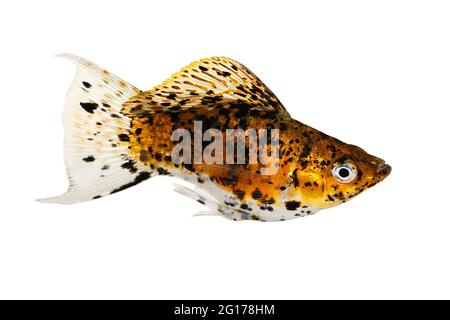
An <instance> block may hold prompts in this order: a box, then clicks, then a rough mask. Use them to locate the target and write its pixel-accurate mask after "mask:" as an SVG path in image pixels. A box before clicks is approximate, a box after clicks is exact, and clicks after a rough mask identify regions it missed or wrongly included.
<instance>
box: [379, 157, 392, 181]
mask: <svg viewBox="0 0 450 320" xmlns="http://www.w3.org/2000/svg"><path fill="white" fill-rule="evenodd" d="M380 160H381V161H380V162H379V163H378V165H377V170H376V172H377V174H378V175H379V177H381V179H384V178H386V177H387V176H388V175H389V174H390V173H391V170H392V168H391V166H390V165H388V164H387V163H385V161H384V160H382V159H380Z"/></svg>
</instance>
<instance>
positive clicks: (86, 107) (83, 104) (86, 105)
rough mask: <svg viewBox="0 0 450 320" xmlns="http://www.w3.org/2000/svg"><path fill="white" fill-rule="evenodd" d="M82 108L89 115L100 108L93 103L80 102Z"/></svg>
mask: <svg viewBox="0 0 450 320" xmlns="http://www.w3.org/2000/svg"><path fill="white" fill-rule="evenodd" d="M80 106H81V107H82V108H83V109H84V110H85V111H86V112H88V113H94V110H95V109H97V108H98V104H96V103H93V102H80Z"/></svg>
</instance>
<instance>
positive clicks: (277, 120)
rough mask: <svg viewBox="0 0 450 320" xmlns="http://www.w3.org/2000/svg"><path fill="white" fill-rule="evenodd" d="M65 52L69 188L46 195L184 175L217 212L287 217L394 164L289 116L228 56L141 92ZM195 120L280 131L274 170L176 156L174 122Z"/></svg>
mask: <svg viewBox="0 0 450 320" xmlns="http://www.w3.org/2000/svg"><path fill="white" fill-rule="evenodd" d="M62 57H64V58H67V59H69V60H71V61H73V62H74V63H75V64H76V65H77V73H76V76H75V79H74V82H73V84H72V86H71V88H70V90H69V92H68V95H67V98H66V103H65V109H64V116H63V124H64V129H65V148H64V151H65V152H64V154H65V163H66V167H67V174H68V179H69V189H68V191H67V192H66V193H65V194H63V195H61V196H58V197H54V198H48V199H42V200H41V201H43V202H54V203H63V204H71V203H77V202H82V201H87V200H92V199H98V198H101V197H105V196H107V195H110V194H113V193H117V192H120V191H122V190H125V189H127V188H130V187H132V186H134V185H136V184H138V183H140V182H143V181H145V180H148V179H149V178H151V177H154V176H164V175H167V176H174V177H177V178H180V179H182V180H185V181H187V182H188V183H187V185H189V186H183V185H178V186H177V187H176V190H177V191H178V192H180V193H182V194H184V195H186V196H189V197H191V198H193V199H194V200H197V201H198V202H200V203H202V204H204V205H206V206H207V207H208V208H209V210H211V212H213V213H214V214H219V215H223V216H224V217H227V218H229V219H232V220H235V221H237V220H258V221H284V220H287V219H292V218H295V217H303V216H308V215H311V214H314V213H316V212H317V211H319V210H320V209H324V208H330V207H334V206H336V205H338V204H341V203H344V202H346V201H348V200H350V199H351V198H353V197H355V196H356V195H358V194H360V193H361V192H362V191H364V190H366V189H368V188H370V187H372V186H374V185H375V184H377V183H378V182H380V181H382V180H383V179H384V178H385V177H387V176H388V175H389V173H390V171H391V168H390V166H389V165H387V164H385V162H384V161H383V160H382V159H380V158H378V157H374V156H372V155H369V154H368V153H366V152H365V151H364V150H362V149H361V148H359V147H357V146H354V145H349V144H346V143H344V142H341V141H339V140H337V139H335V138H333V137H330V136H328V135H326V134H324V133H322V132H320V131H318V130H316V129H313V128H311V127H309V126H307V125H305V124H303V123H301V122H299V121H297V120H295V119H292V118H291V117H290V115H289V113H288V111H287V110H286V109H285V108H284V107H283V105H282V104H281V102H280V101H279V100H278V99H277V97H276V96H275V95H274V94H273V93H272V91H271V90H270V89H269V88H267V87H266V86H265V85H264V84H263V83H262V82H261V80H259V79H258V77H257V76H256V75H255V74H253V73H252V72H251V71H250V70H249V69H247V68H246V67H245V66H243V65H242V64H240V63H238V62H236V61H234V60H232V59H229V58H225V57H212V58H208V59H202V60H200V61H197V62H193V63H191V64H190V65H188V66H187V67H184V68H183V69H181V70H180V71H179V72H177V73H175V74H173V75H172V76H171V77H170V78H168V79H167V80H165V81H164V82H163V83H162V84H161V85H158V86H156V87H154V88H153V89H151V90H148V91H141V90H139V89H138V88H136V87H134V86H133V85H131V84H129V83H128V82H125V81H123V80H121V79H119V78H118V77H116V76H115V75H113V74H112V73H110V72H108V71H107V70H105V69H102V68H100V67H98V66H97V65H95V64H94V63H92V62H90V61H88V60H85V59H82V58H80V57H77V56H74V55H69V54H63V55H62ZM196 122H197V123H198V122H201V123H202V128H203V130H207V129H212V128H214V129H218V130H220V132H223V134H225V131H226V130H227V129H242V130H248V129H250V128H253V129H255V130H259V129H276V130H278V131H277V132H278V138H277V142H278V150H277V152H278V155H279V161H278V162H277V166H276V168H277V170H276V172H275V173H274V174H271V175H267V174H262V172H261V171H262V169H263V168H262V166H264V165H263V164H262V163H252V164H250V163H247V162H244V163H232V164H217V163H190V162H183V161H181V162H180V161H174V159H173V155H172V151H173V149H174V147H175V146H176V142H174V141H173V136H172V135H173V133H174V131H176V130H177V129H185V130H188V131H189V132H193V131H194V130H195V123H196ZM203 143H204V142H203ZM192 144H194V142H192ZM249 147H252V146H250V142H247V141H245V148H247V149H248V148H249ZM253 147H255V146H253ZM255 148H261V146H256V147H255ZM269 148H270V147H269ZM247 151H248V150H247ZM273 151H274V152H275V149H274V150H273ZM246 156H247V155H246ZM224 157H225V156H224ZM247 158H248V156H247Z"/></svg>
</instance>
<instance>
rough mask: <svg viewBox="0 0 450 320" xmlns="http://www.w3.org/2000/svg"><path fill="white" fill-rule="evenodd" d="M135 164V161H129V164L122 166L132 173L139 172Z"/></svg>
mask: <svg viewBox="0 0 450 320" xmlns="http://www.w3.org/2000/svg"><path fill="white" fill-rule="evenodd" d="M134 164H135V162H134V161H133V160H128V161H127V162H125V163H123V164H122V165H121V167H122V168H124V169H127V170H129V171H130V173H135V172H137V168H136V167H135V166H134Z"/></svg>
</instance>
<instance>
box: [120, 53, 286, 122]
mask: <svg viewBox="0 0 450 320" xmlns="http://www.w3.org/2000/svg"><path fill="white" fill-rule="evenodd" d="M234 100H240V101H243V102H245V103H247V104H249V105H252V104H255V105H264V106H266V107H267V109H268V110H276V111H283V112H286V110H285V108H284V107H283V105H282V104H281V102H280V101H279V100H278V98H277V97H276V96H275V95H274V94H273V93H272V91H271V90H270V89H269V88H268V87H267V86H266V85H265V84H264V83H263V82H262V81H261V80H259V78H258V77H257V76H256V75H255V74H254V73H253V72H251V71H250V70H249V69H247V68H246V67H245V66H244V65H242V64H240V63H239V62H236V61H234V60H232V59H229V58H225V57H212V58H207V59H202V60H200V61H196V62H193V63H191V64H190V65H188V66H186V67H184V68H182V69H181V70H180V71H179V72H177V73H175V74H173V75H172V76H171V77H170V78H168V79H167V80H165V81H164V82H163V83H162V84H160V85H158V86H156V87H154V88H153V89H151V90H148V91H145V92H143V93H141V94H139V95H137V96H134V97H133V98H132V99H130V101H128V102H127V103H126V104H124V106H123V109H122V112H123V113H125V114H129V115H142V114H147V113H153V112H160V111H161V109H170V108H182V109H188V108H193V107H196V106H199V105H210V104H214V103H219V102H224V101H234Z"/></svg>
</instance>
